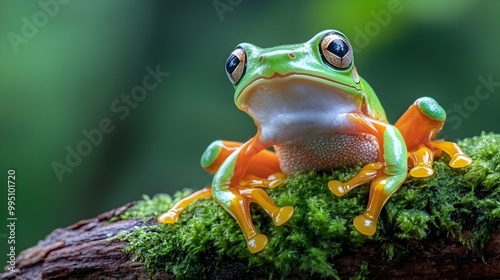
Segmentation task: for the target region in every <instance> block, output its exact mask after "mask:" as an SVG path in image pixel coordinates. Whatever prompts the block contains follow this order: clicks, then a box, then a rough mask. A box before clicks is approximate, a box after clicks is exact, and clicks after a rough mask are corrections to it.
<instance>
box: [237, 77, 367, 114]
mask: <svg viewBox="0 0 500 280" xmlns="http://www.w3.org/2000/svg"><path fill="white" fill-rule="evenodd" d="M301 82H302V83H303V84H311V85H312V84H315V85H316V86H317V87H318V88H320V87H321V88H323V89H325V90H328V89H329V90H330V91H332V92H337V93H339V92H343V93H345V94H346V95H347V96H349V95H351V96H352V97H354V96H355V95H356V93H359V94H361V92H360V90H359V89H357V88H355V87H353V86H351V85H347V84H343V83H340V82H337V81H333V80H329V79H325V78H323V77H319V76H314V75H307V74H288V75H286V76H281V75H279V76H273V77H270V78H257V79H255V80H253V81H252V82H250V83H248V84H247V85H246V86H245V87H244V88H243V89H241V91H240V92H239V93H238V95H237V96H236V98H235V101H236V104H237V106H238V107H239V108H240V109H242V110H243V109H244V108H245V107H246V106H245V105H244V103H245V101H247V100H248V99H249V98H250V97H251V96H252V95H253V94H254V93H255V92H256V91H258V90H259V89H260V90H261V89H262V88H265V87H266V86H267V85H272V86H268V87H269V88H283V85H292V86H296V85H299V84H300V83H301ZM294 84H295V85H294ZM259 87H260V88H259ZM347 92H349V94H348V93H347ZM353 93H355V94H354V96H353Z"/></svg>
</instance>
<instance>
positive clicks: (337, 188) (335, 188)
mask: <svg viewBox="0 0 500 280" xmlns="http://www.w3.org/2000/svg"><path fill="white" fill-rule="evenodd" d="M328 188H329V189H330V191H331V192H332V193H333V194H334V195H336V196H343V195H344V194H346V190H345V189H344V186H343V185H342V182H340V181H337V180H332V181H330V182H328Z"/></svg>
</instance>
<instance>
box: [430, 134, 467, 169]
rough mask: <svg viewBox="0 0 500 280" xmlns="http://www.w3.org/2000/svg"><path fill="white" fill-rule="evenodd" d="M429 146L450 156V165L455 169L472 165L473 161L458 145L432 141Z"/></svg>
mask: <svg viewBox="0 0 500 280" xmlns="http://www.w3.org/2000/svg"><path fill="white" fill-rule="evenodd" d="M428 145H429V146H430V147H431V148H433V149H437V150H442V151H444V152H445V153H447V154H448V155H450V157H451V160H450V163H449V165H450V166H451V167H453V168H461V167H466V166H469V165H470V164H471V163H472V159H471V158H470V157H468V156H467V155H466V154H465V153H464V152H463V151H462V149H460V147H459V146H458V145H457V144H456V143H453V142H448V141H441V140H435V141H431V142H430V143H429V144H428Z"/></svg>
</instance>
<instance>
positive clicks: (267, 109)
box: [158, 30, 471, 253]
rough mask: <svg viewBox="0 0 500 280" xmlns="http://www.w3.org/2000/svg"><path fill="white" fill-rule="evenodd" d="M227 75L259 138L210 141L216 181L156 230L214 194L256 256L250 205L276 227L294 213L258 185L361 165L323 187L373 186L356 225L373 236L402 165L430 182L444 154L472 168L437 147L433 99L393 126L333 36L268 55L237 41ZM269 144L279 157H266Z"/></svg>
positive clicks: (346, 46) (345, 46)
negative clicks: (437, 159)
mask: <svg viewBox="0 0 500 280" xmlns="http://www.w3.org/2000/svg"><path fill="white" fill-rule="evenodd" d="M226 72H227V75H228V78H229V80H230V81H231V82H232V83H233V84H234V86H235V94H234V99H235V103H236V105H237V106H238V108H239V109H241V110H243V111H245V112H246V113H247V114H248V115H250V116H251V117H252V118H253V119H254V121H255V124H256V126H257V133H256V134H255V136H254V137H252V138H251V139H249V140H248V141H247V142H245V143H239V142H229V141H220V140H219V141H215V142H214V143H212V144H211V145H210V146H209V147H208V148H207V150H206V151H205V153H204V154H203V156H202V160H201V164H202V166H203V167H204V168H205V169H206V170H207V171H208V172H211V173H213V174H214V179H213V183H212V186H211V187H206V188H204V189H202V190H200V191H198V192H196V193H194V194H192V195H190V196H188V197H187V198H185V199H183V200H181V201H180V202H179V203H177V204H176V205H174V207H172V209H170V210H169V211H168V212H166V213H164V214H162V215H161V216H159V217H158V221H159V222H161V223H174V222H175V221H177V219H178V216H179V214H180V212H181V211H182V210H183V209H184V208H185V207H186V206H187V205H189V204H190V203H192V202H193V201H195V200H196V199H198V198H201V197H213V198H214V199H215V200H216V201H217V202H218V203H219V204H220V205H221V206H222V207H224V208H225V209H226V210H227V211H228V212H229V213H230V214H231V215H232V216H233V217H234V218H235V219H236V220H237V221H238V223H239V225H240V227H241V229H242V231H243V234H244V236H245V239H246V241H247V247H248V249H249V250H250V251H251V252H252V253H256V252H259V251H261V250H262V249H264V248H265V246H266V244H267V237H266V236H265V235H263V234H261V233H259V232H258V231H257V230H256V229H255V227H254V225H253V222H252V219H251V216H250V208H249V204H250V203H257V204H259V205H260V206H261V207H262V208H263V209H264V210H265V211H266V212H267V213H268V214H269V216H270V217H271V219H272V220H273V222H274V224H275V225H277V226H279V225H281V224H283V223H285V222H286V221H287V220H289V219H290V217H291V216H292V214H293V210H294V209H293V207H292V206H282V207H280V206H277V205H275V204H274V202H273V201H272V200H271V199H270V198H269V197H268V195H267V193H266V192H265V191H264V190H263V188H274V187H276V186H277V185H279V184H281V183H282V182H283V181H284V179H285V178H286V174H292V173H295V172H300V171H310V170H331V169H334V168H338V167H340V166H346V165H353V164H359V163H362V164H365V166H364V167H363V169H362V170H361V171H360V173H359V174H358V175H356V176H355V177H354V178H352V179H351V180H349V181H348V182H345V183H341V182H339V181H330V182H329V183H328V187H329V188H330V190H331V191H332V192H333V193H334V194H335V195H337V196H342V195H345V194H346V193H347V192H349V191H350V190H352V189H353V188H354V187H356V186H359V185H361V184H364V183H367V182H370V181H371V182H372V183H371V189H370V197H369V201H368V205H367V207H366V210H365V212H364V213H362V214H361V215H359V216H357V217H355V218H354V221H353V223H354V226H355V227H356V229H357V230H358V231H359V232H361V233H362V234H365V235H373V234H374V233H375V231H376V228H377V219H378V216H379V214H380V211H381V209H382V207H383V205H384V204H385V202H386V201H387V199H388V198H389V197H390V196H391V194H393V193H394V192H395V191H396V190H397V189H398V188H399V186H400V185H401V184H402V183H403V182H404V180H405V179H406V177H407V173H408V163H409V164H410V167H412V168H411V170H410V174H411V175H412V176H414V177H427V176H430V175H432V173H433V171H432V161H433V159H434V155H435V154H438V153H440V152H441V151H444V152H446V153H448V154H450V156H451V161H450V166H452V167H455V168H457V167H464V166H467V165H469V164H470V163H471V159H470V158H468V157H467V156H465V155H464V154H463V152H462V151H461V150H460V148H459V147H458V146H457V145H456V144H454V143H452V142H445V141H436V140H434V138H435V137H436V135H437V133H438V132H439V131H440V130H441V128H442V126H443V124H444V121H445V117H446V116H445V112H444V110H443V108H441V107H440V106H439V105H438V104H437V102H436V101H435V100H433V99H432V98H429V97H423V98H420V99H418V100H417V101H416V102H415V103H414V104H413V105H412V106H411V107H410V108H409V109H408V111H407V112H406V113H405V114H404V115H403V116H402V117H401V118H400V120H398V122H397V123H396V124H395V125H391V124H389V123H388V122H387V120H386V117H385V113H384V110H383V108H382V106H381V105H380V102H379V100H378V98H377V96H376V95H375V93H374V91H373V90H372V88H371V87H370V86H369V85H368V83H367V82H366V81H365V80H364V79H362V78H361V77H360V76H359V75H358V73H357V69H356V67H355V66H354V57H353V53H352V47H351V45H350V43H349V41H348V39H347V38H346V37H345V36H344V35H343V34H342V33H340V32H338V31H335V30H325V31H322V32H320V33H318V34H317V35H315V36H314V37H313V38H312V39H311V40H309V41H307V42H305V43H303V44H296V45H285V46H279V47H274V48H266V49H264V48H259V47H257V46H254V45H252V44H248V43H242V44H240V45H238V47H237V48H236V49H235V51H233V53H232V54H231V55H230V56H229V58H228V60H227V61H226ZM271 146H273V147H274V150H275V151H276V153H273V152H271V151H269V150H267V148H269V147H271Z"/></svg>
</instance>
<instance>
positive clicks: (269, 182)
mask: <svg viewBox="0 0 500 280" xmlns="http://www.w3.org/2000/svg"><path fill="white" fill-rule="evenodd" d="M285 179H286V174H285V173H282V172H276V173H274V174H271V175H269V177H267V179H266V178H260V177H258V176H254V175H245V177H244V178H243V180H242V181H241V182H240V186H242V187H254V188H255V187H261V188H267V189H274V188H275V187H277V186H279V185H281V184H282V183H283V182H284V181H285Z"/></svg>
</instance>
